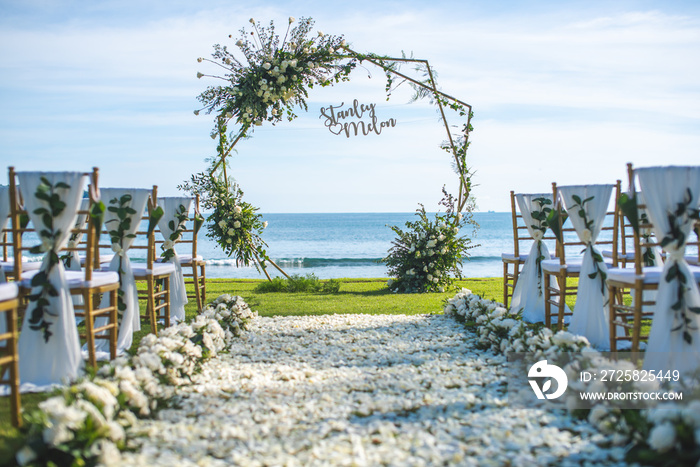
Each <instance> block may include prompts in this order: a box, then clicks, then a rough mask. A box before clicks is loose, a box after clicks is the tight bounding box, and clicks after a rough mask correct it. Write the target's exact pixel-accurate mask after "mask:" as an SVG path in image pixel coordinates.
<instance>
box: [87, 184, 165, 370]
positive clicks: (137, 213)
mask: <svg viewBox="0 0 700 467" xmlns="http://www.w3.org/2000/svg"><path fill="white" fill-rule="evenodd" d="M150 194H151V190H148V189H138V188H102V189H100V196H101V198H102V202H103V203H104V204H105V207H106V208H107V209H106V212H105V219H104V226H103V228H104V230H106V231H107V232H109V237H110V241H111V243H112V251H114V253H115V255H114V257H113V258H112V261H111V262H110V263H109V270H110V271H116V272H117V273H118V274H119V289H120V290H121V293H119V294H118V297H117V303H120V302H121V303H122V305H120V310H119V312H118V314H119V333H118V336H117V355H121V354H123V353H124V352H126V351H127V350H129V348H131V344H132V343H133V335H134V332H135V331H139V330H140V329H141V313H140V312H139V297H138V293H137V290H136V281H135V280H134V273H133V271H132V269H131V261H130V260H129V255H128V254H127V253H128V251H129V248H131V245H133V243H134V240H135V237H132V235H134V234H135V232H136V231H137V230H138V229H139V224H140V223H141V217H142V216H143V213H144V210H145V209H146V203H147V202H148V197H149V196H150ZM120 209H121V210H122V216H123V219H121V218H120V217H119V215H120V213H119V210H120ZM120 226H121V229H120ZM107 306H109V296H107V295H105V296H104V297H103V298H102V303H101V304H100V308H104V307H107ZM106 323H107V320H106V318H99V319H98V320H97V324H96V325H97V326H102V325H104V324H106ZM95 347H96V350H97V352H98V358H99V359H103V358H105V357H106V358H107V359H108V358H109V341H108V340H106V339H99V340H98V341H97V342H96V345H95Z"/></svg>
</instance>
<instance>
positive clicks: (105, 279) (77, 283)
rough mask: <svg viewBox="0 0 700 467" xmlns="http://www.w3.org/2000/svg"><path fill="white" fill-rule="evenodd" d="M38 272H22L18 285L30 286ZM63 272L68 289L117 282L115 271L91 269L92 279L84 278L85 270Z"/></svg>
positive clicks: (100, 285) (93, 286)
mask: <svg viewBox="0 0 700 467" xmlns="http://www.w3.org/2000/svg"><path fill="white" fill-rule="evenodd" d="M38 272H39V271H38V270H37V271H27V272H26V273H22V281H21V282H20V286H21V287H23V288H26V289H28V288H30V287H31V285H32V278H33V277H34V276H35V275H36V274H37V273H38ZM65 274H66V282H67V283H68V288H70V289H85V288H96V287H102V286H105V285H111V284H118V283H119V274H117V273H116V272H115V271H93V272H92V279H91V280H89V281H86V280H85V271H65Z"/></svg>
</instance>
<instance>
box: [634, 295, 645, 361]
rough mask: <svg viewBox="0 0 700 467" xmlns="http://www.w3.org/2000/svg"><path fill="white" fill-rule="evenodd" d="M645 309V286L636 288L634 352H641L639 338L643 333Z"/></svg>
mask: <svg viewBox="0 0 700 467" xmlns="http://www.w3.org/2000/svg"><path fill="white" fill-rule="evenodd" d="M643 310H644V287H643V286H641V285H640V286H639V287H635V289H634V323H632V353H635V354H636V353H637V352H639V339H640V335H641V333H642V311H643Z"/></svg>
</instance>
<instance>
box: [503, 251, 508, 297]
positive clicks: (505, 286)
mask: <svg viewBox="0 0 700 467" xmlns="http://www.w3.org/2000/svg"><path fill="white" fill-rule="evenodd" d="M503 304H504V305H505V307H506V308H508V263H506V262H505V261H503Z"/></svg>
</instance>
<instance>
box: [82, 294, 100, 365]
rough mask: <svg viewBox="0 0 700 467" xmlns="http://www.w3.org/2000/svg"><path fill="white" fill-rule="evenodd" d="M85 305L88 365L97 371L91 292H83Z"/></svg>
mask: <svg viewBox="0 0 700 467" xmlns="http://www.w3.org/2000/svg"><path fill="white" fill-rule="evenodd" d="M82 295H83V303H84V306H85V340H86V341H87V349H88V363H89V364H90V366H92V368H93V369H95V370H97V357H96V356H95V321H94V318H93V316H92V312H93V310H94V307H93V305H94V303H93V296H92V294H91V293H90V290H88V289H86V290H84V291H83V294H82Z"/></svg>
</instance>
